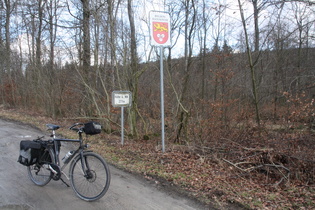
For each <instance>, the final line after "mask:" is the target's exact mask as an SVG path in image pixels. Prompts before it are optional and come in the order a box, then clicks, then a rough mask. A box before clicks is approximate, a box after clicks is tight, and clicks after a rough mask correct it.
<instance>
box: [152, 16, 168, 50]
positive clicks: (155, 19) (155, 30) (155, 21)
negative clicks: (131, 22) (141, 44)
mask: <svg viewBox="0 0 315 210" xmlns="http://www.w3.org/2000/svg"><path fill="white" fill-rule="evenodd" d="M170 19H171V18H170V15H169V13H167V12H159V11H150V40H151V45H152V46H171V21H170Z"/></svg>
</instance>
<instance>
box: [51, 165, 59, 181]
mask: <svg viewBox="0 0 315 210" xmlns="http://www.w3.org/2000/svg"><path fill="white" fill-rule="evenodd" d="M48 168H49V170H50V171H51V172H52V176H51V178H52V179H53V180H55V181H57V180H59V179H60V177H61V170H60V168H59V166H57V165H56V164H53V163H50V164H49V166H48Z"/></svg>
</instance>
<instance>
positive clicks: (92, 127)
mask: <svg viewBox="0 0 315 210" xmlns="http://www.w3.org/2000/svg"><path fill="white" fill-rule="evenodd" d="M83 131H84V133H86V134H87V135H95V134H99V133H101V131H102V126H101V124H99V123H97V122H88V123H85V124H84V128H83Z"/></svg>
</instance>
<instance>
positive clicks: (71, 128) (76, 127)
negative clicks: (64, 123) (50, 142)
mask: <svg viewBox="0 0 315 210" xmlns="http://www.w3.org/2000/svg"><path fill="white" fill-rule="evenodd" d="M79 125H80V126H81V127H79V128H78V126H79ZM82 125H84V123H74V124H73V125H72V126H71V127H70V128H69V129H70V130H73V131H82V128H83V127H82Z"/></svg>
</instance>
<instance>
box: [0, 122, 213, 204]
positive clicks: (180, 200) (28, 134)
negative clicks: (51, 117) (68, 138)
mask: <svg viewBox="0 0 315 210" xmlns="http://www.w3.org/2000/svg"><path fill="white" fill-rule="evenodd" d="M42 135H43V133H41V132H40V131H38V130H36V129H34V128H31V127H30V126H26V125H22V124H19V123H15V122H11V121H4V120H1V119H0V154H1V162H0V173H1V178H0V210H4V209H11V210H12V209H49V210H52V209H58V210H59V209H76V210H80V209H84V210H86V209H88V210H94V209H114V210H115V209H122V210H125V209H128V210H129V209H135V210H142V209H143V210H144V209H145V210H150V209H156V210H160V209H161V210H162V209H163V210H164V209H165V210H166V209H167V210H169V209H173V210H176V209H178V210H180V209H188V210H193V209H206V208H205V207H204V206H202V205H200V204H198V203H196V202H194V201H192V200H190V199H189V198H186V197H182V196H180V195H178V194H176V193H175V192H174V191H165V190H160V188H159V187H158V186H157V185H156V184H154V183H151V182H149V181H146V180H145V179H142V178H140V177H137V176H133V175H132V174H130V173H126V172H124V171H121V170H119V169H116V168H114V167H111V168H110V169H111V176H112V180H111V185H110V188H109V190H108V192H107V193H106V195H105V196H104V197H103V198H102V199H100V200H99V201H96V202H85V201H82V200H80V199H79V198H77V197H76V196H75V195H74V193H73V191H72V189H71V188H70V187H66V185H65V184H63V183H62V182H61V181H57V182H56V181H53V180H52V181H51V182H50V183H49V184H48V185H46V186H44V187H39V186H36V185H34V184H33V183H32V182H31V180H30V179H29V177H28V175H27V170H26V167H25V166H22V165H20V164H19V163H17V158H18V155H19V143H20V141H21V140H23V139H35V138H36V137H38V136H42ZM62 152H63V153H65V152H66V150H64V151H63V150H62ZM207 209H208V208H207Z"/></svg>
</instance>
